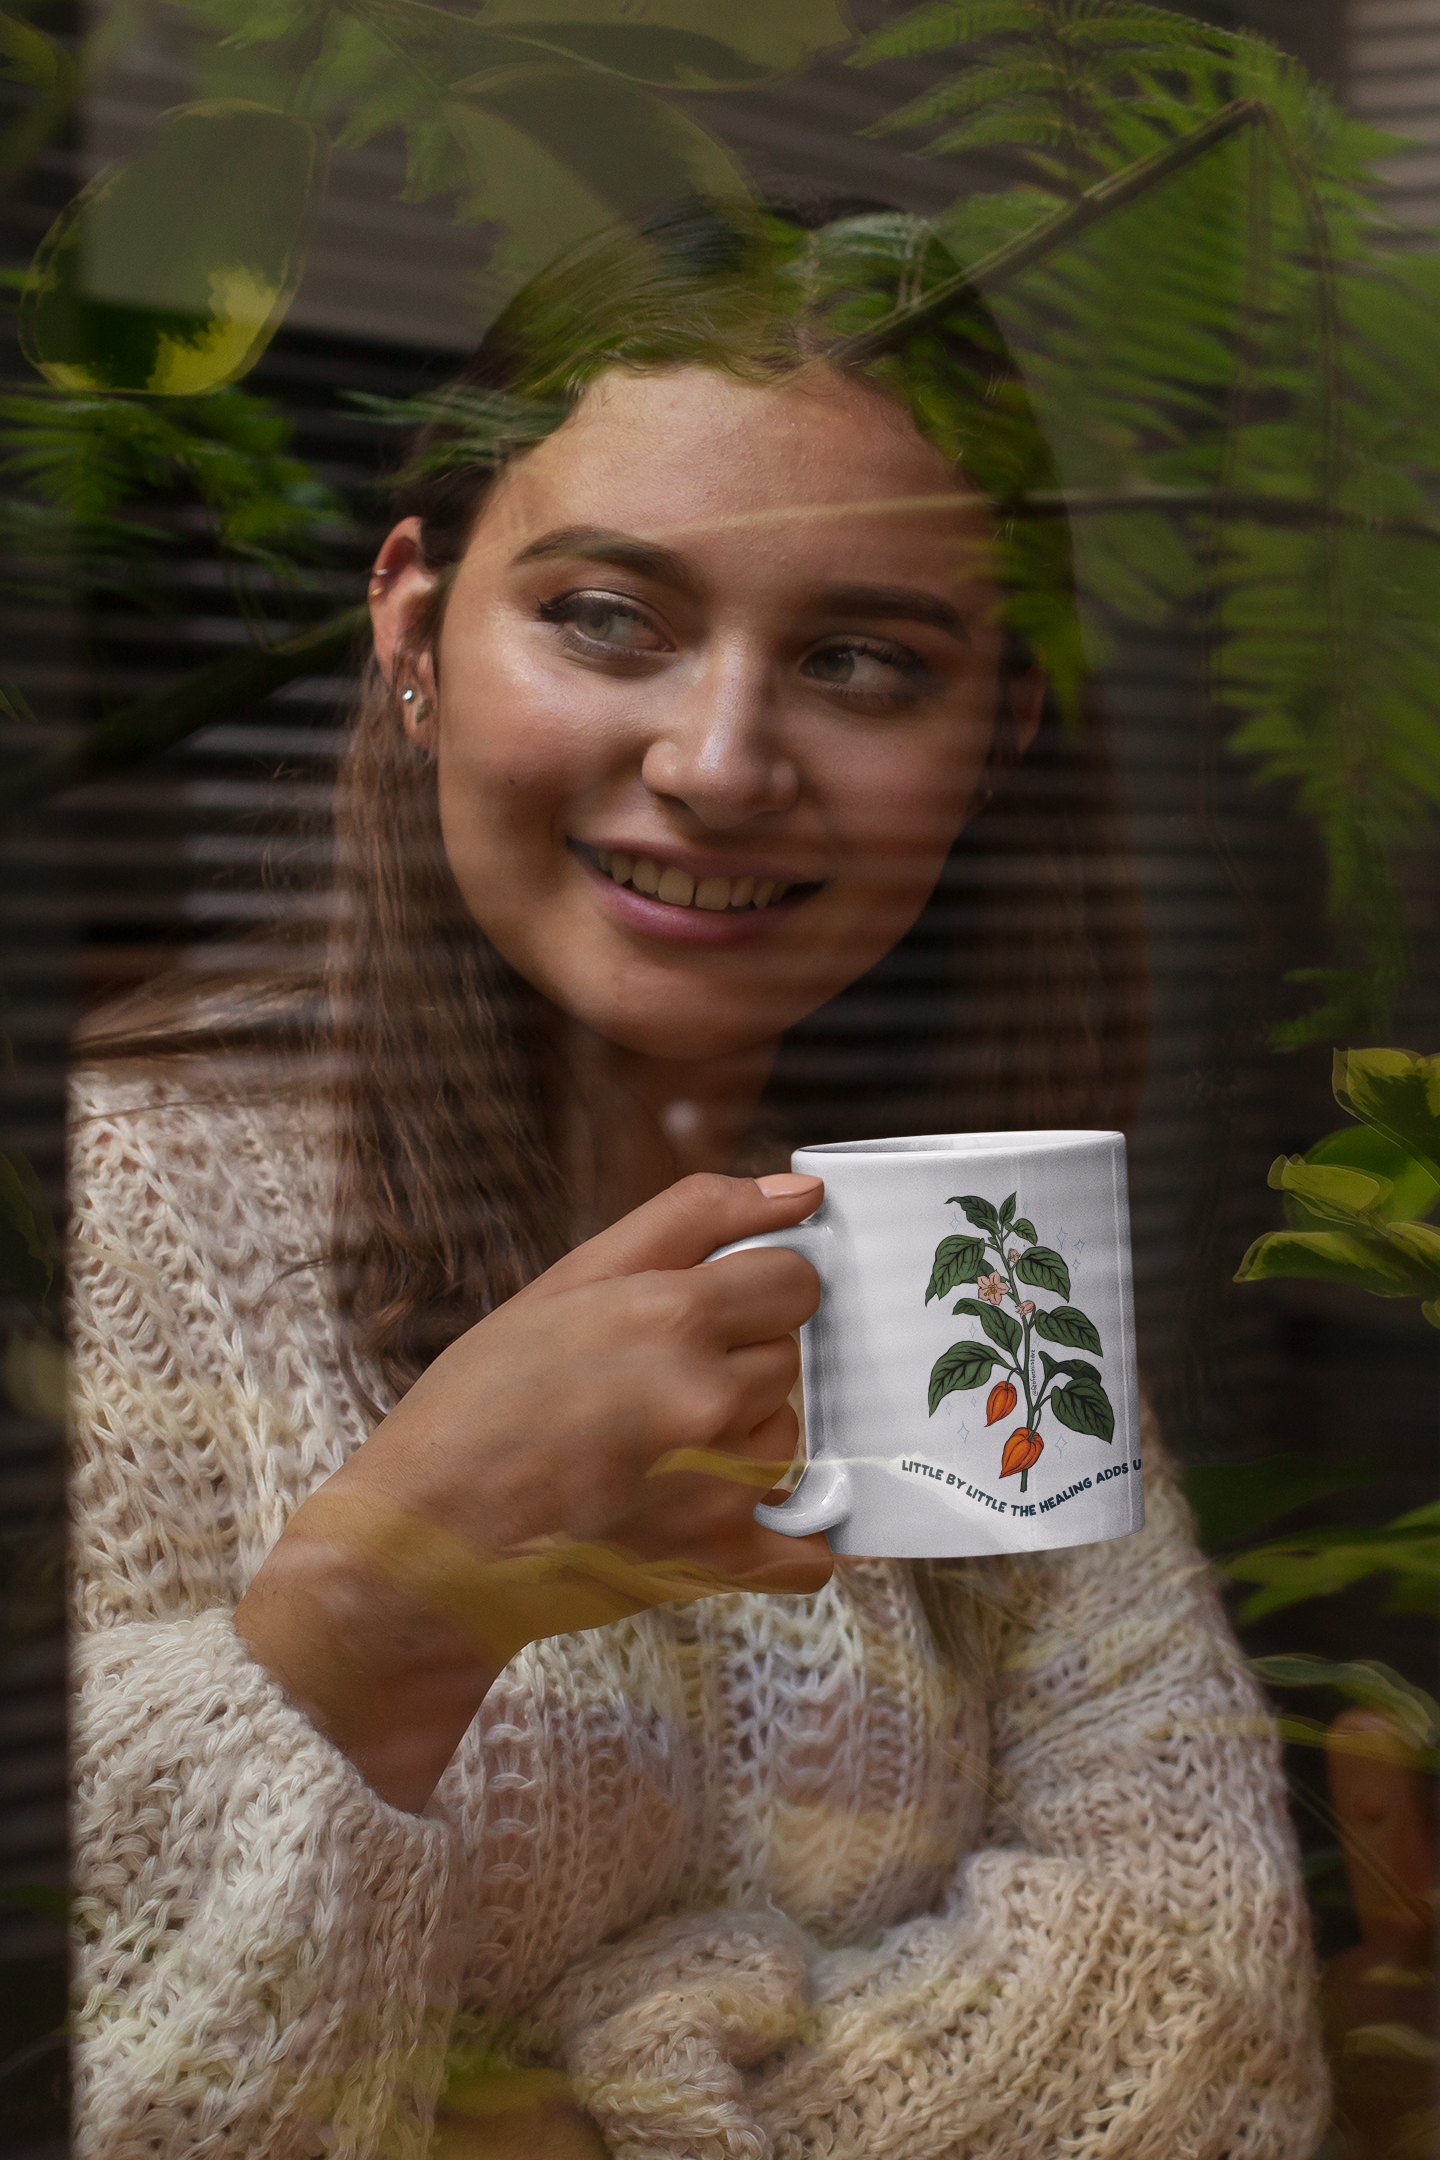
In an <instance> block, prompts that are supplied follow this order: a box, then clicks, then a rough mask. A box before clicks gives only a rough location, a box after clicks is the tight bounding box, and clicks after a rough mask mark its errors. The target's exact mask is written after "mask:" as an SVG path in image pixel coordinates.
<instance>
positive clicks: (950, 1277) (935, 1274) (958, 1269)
mask: <svg viewBox="0 0 1440 2160" xmlns="http://www.w3.org/2000/svg"><path fill="white" fill-rule="evenodd" d="M984 1265H985V1247H984V1246H983V1245H982V1243H981V1242H980V1240H979V1238H972V1237H946V1238H941V1240H940V1243H939V1244H938V1245H937V1246H936V1248H935V1265H934V1267H933V1268H932V1269H931V1271H930V1287H929V1289H928V1290H927V1291H926V1292H925V1302H926V1304H927V1305H928V1304H929V1303H930V1300H931V1298H937V1297H948V1296H949V1295H950V1292H951V1291H952V1290H958V1288H959V1287H960V1285H961V1283H966V1282H976V1281H978V1280H979V1276H980V1270H981V1268H982V1267H983V1266H984Z"/></svg>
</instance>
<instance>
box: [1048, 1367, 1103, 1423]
mask: <svg viewBox="0 0 1440 2160" xmlns="http://www.w3.org/2000/svg"><path fill="white" fill-rule="evenodd" d="M1050 1408H1051V1409H1052V1410H1053V1411H1054V1413H1055V1415H1056V1417H1058V1418H1059V1420H1060V1422H1061V1424H1062V1425H1068V1426H1069V1427H1070V1430H1071V1431H1072V1432H1078V1433H1089V1434H1090V1435H1091V1436H1092V1438H1094V1439H1096V1440H1113V1439H1114V1437H1115V1412H1114V1411H1113V1410H1112V1409H1111V1407H1110V1398H1109V1396H1108V1395H1107V1394H1106V1393H1105V1390H1104V1388H1103V1387H1102V1386H1101V1385H1100V1375H1099V1373H1097V1372H1096V1370H1095V1368H1094V1366H1093V1365H1091V1366H1088V1367H1087V1368H1086V1369H1085V1371H1084V1372H1080V1373H1077V1374H1076V1376H1075V1378H1074V1379H1073V1380H1072V1381H1071V1382H1070V1385H1069V1387H1065V1388H1059V1389H1057V1391H1056V1392H1055V1394H1053V1395H1052V1396H1051V1398H1050Z"/></svg>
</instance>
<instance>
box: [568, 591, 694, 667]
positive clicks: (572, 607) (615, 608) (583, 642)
mask: <svg viewBox="0 0 1440 2160" xmlns="http://www.w3.org/2000/svg"><path fill="white" fill-rule="evenodd" d="M540 614H541V616H542V618H543V619H544V621H546V622H550V623H558V624H559V625H560V626H561V627H562V628H563V629H565V630H567V631H568V632H569V633H570V643H571V645H572V647H578V648H581V649H588V650H589V651H590V652H592V653H609V654H612V655H616V656H618V657H620V658H623V659H629V658H632V657H640V656H644V655H648V654H650V653H659V652H665V651H666V650H668V646H667V641H666V639H665V638H664V637H662V636H661V634H660V632H659V631H658V630H657V629H656V628H655V626H654V624H653V623H651V622H650V620H649V618H648V617H647V616H646V615H645V614H644V613H643V612H642V611H641V610H640V609H639V608H637V607H632V606H631V605H630V604H629V603H628V602H626V601H623V600H618V599H616V598H615V597H614V596H613V595H612V594H609V593H564V594H562V596H561V597H560V598H559V599H558V600H544V601H542V602H541V604H540Z"/></svg>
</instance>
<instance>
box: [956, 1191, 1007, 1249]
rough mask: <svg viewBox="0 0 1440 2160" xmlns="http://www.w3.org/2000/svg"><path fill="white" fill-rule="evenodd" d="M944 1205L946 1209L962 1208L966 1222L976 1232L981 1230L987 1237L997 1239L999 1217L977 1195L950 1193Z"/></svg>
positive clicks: (988, 1203)
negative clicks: (973, 1226) (972, 1226)
mask: <svg viewBox="0 0 1440 2160" xmlns="http://www.w3.org/2000/svg"><path fill="white" fill-rule="evenodd" d="M945 1204H946V1206H947V1207H962V1208H964V1210H965V1217H966V1220H967V1221H968V1222H972V1223H974V1225H975V1228H976V1229H977V1230H983V1231H984V1232H985V1234H986V1236H987V1237H992V1238H998V1237H999V1235H1000V1217H999V1216H998V1215H997V1214H996V1212H995V1210H994V1208H993V1207H992V1206H991V1205H990V1202H989V1201H988V1200H982V1199H981V1198H980V1195H979V1194H978V1193H964V1194H962V1193H951V1195H950V1198H949V1199H948V1200H947V1201H946V1203H945Z"/></svg>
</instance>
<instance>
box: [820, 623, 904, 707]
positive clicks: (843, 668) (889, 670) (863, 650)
mask: <svg viewBox="0 0 1440 2160" xmlns="http://www.w3.org/2000/svg"><path fill="white" fill-rule="evenodd" d="M801 672H802V674H805V675H808V676H809V677H810V678H811V680H812V681H813V682H818V683H821V684H823V685H824V687H825V688H826V689H827V690H838V691H840V692H841V693H842V694H843V695H845V696H848V697H853V698H857V699H858V698H864V699H866V700H872V699H874V700H879V699H883V700H885V701H887V702H889V703H907V704H908V703H910V702H911V701H913V700H914V699H915V698H919V697H923V696H925V694H926V693H927V691H930V690H932V689H934V688H935V687H936V683H935V678H934V676H933V675H932V674H931V672H930V670H929V668H927V667H926V666H925V664H924V662H923V661H922V660H921V659H919V658H918V656H917V655H916V654H915V653H912V652H910V651H908V650H907V649H906V648H905V647H904V646H903V645H866V644H862V643H860V642H858V641H856V640H855V639H847V640H846V641H845V642H844V643H842V644H837V645H822V646H821V647H820V649H819V651H818V652H813V653H811V654H810V655H809V657H808V658H807V659H806V660H805V661H804V663H803V665H802V669H801Z"/></svg>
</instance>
